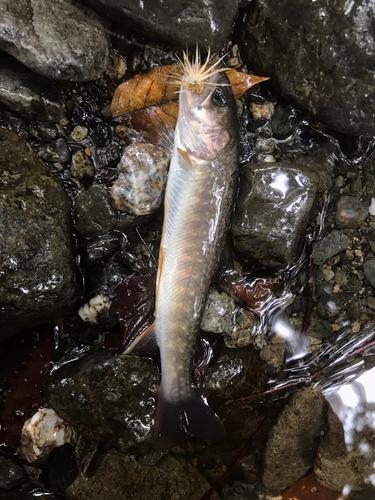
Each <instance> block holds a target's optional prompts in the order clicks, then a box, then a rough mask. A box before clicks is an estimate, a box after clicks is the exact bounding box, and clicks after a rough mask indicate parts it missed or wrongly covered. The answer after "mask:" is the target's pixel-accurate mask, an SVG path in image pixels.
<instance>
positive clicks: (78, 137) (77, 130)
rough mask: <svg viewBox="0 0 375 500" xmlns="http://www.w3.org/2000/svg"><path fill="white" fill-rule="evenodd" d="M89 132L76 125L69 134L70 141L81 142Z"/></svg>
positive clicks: (85, 128)
mask: <svg viewBox="0 0 375 500" xmlns="http://www.w3.org/2000/svg"><path fill="white" fill-rule="evenodd" d="M88 133H89V130H88V128H87V127H82V126H81V125H76V126H75V127H74V129H73V130H72V132H71V134H70V139H71V140H72V141H74V142H81V141H83V140H84V139H86V137H87V135H88Z"/></svg>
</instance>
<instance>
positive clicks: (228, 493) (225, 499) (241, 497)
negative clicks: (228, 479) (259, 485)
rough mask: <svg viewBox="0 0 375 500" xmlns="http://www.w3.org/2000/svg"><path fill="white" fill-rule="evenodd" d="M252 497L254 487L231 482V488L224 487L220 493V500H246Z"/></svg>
mask: <svg viewBox="0 0 375 500" xmlns="http://www.w3.org/2000/svg"><path fill="white" fill-rule="evenodd" d="M249 498H255V497H254V487H253V486H252V485H251V484H245V483H241V482H240V481H233V484H232V485H231V486H228V485H225V486H224V487H223V489H222V491H221V500H247V499H249Z"/></svg>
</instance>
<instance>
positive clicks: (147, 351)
mask: <svg viewBox="0 0 375 500" xmlns="http://www.w3.org/2000/svg"><path fill="white" fill-rule="evenodd" d="M154 325H155V323H152V325H151V326H149V327H148V328H146V330H145V331H144V332H143V333H142V334H141V335H140V337H138V338H137V339H136V340H135V341H134V342H133V343H132V344H131V345H130V346H129V347H128V348H127V349H126V350H125V353H124V354H137V355H138V356H145V357H154V356H156V354H157V353H158V349H159V348H158V343H157V341H156V333H155V327H154Z"/></svg>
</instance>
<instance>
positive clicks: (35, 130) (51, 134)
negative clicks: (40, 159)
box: [29, 120, 58, 142]
mask: <svg viewBox="0 0 375 500" xmlns="http://www.w3.org/2000/svg"><path fill="white" fill-rule="evenodd" d="M29 132H30V134H32V135H33V136H34V137H35V138H36V139H38V140H39V141H46V142H49V141H53V140H54V139H56V137H57V134H58V131H57V127H56V125H54V124H53V123H46V122H43V121H41V120H34V121H33V122H32V123H30V125H29Z"/></svg>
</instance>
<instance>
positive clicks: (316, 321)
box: [306, 310, 332, 339]
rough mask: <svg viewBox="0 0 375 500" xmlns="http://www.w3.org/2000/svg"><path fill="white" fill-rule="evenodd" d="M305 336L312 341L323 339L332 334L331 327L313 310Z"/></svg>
mask: <svg viewBox="0 0 375 500" xmlns="http://www.w3.org/2000/svg"><path fill="white" fill-rule="evenodd" d="M306 334H307V335H309V336H310V337H313V338H314V339H325V338H327V337H329V336H330V335H331V334H332V327H331V324H330V323H329V322H328V321H327V320H325V319H322V318H320V317H319V316H318V315H317V311H316V310H313V312H312V313H311V316H310V321H309V325H308V327H307V330H306Z"/></svg>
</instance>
